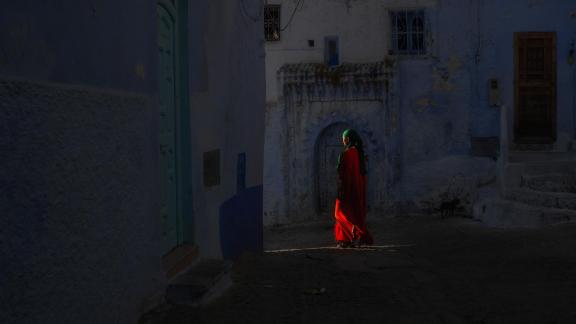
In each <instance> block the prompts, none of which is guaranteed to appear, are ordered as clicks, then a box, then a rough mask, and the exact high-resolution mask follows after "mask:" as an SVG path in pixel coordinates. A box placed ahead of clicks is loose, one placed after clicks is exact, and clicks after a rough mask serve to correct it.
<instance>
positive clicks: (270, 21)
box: [264, 5, 280, 41]
mask: <svg viewBox="0 0 576 324" xmlns="http://www.w3.org/2000/svg"><path fill="white" fill-rule="evenodd" d="M264 37H265V38H266V40H267V41H279V40H280V6H279V5H267V6H265V7H264Z"/></svg>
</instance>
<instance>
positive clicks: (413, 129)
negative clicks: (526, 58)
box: [265, 0, 576, 212]
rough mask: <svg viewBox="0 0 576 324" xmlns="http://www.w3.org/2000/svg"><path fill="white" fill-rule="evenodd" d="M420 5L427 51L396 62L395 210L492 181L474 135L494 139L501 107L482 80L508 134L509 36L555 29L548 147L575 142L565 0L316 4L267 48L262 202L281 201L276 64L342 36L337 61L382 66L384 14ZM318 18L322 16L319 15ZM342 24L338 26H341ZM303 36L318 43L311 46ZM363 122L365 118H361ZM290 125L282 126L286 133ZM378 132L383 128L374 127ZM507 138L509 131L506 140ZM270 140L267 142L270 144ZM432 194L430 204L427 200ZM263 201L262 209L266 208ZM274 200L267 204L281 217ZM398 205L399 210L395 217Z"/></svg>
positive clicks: (313, 55) (316, 56) (574, 30)
mask: <svg viewBox="0 0 576 324" xmlns="http://www.w3.org/2000/svg"><path fill="white" fill-rule="evenodd" d="M297 2H298V1H293V0H291V1H276V2H274V3H280V4H282V6H283V11H282V21H283V23H282V25H284V24H285V23H286V22H287V19H288V18H289V15H290V14H291V13H292V9H293V8H294V6H295V4H296V3H297ZM398 8H424V9H425V13H426V20H427V21H426V26H427V28H428V33H427V37H428V39H427V54H426V55H423V56H419V57H399V58H398V64H397V66H398V73H397V75H396V76H395V77H396V78H397V84H398V87H397V90H396V91H397V93H394V95H397V97H398V98H399V101H400V115H399V116H397V118H396V120H397V122H398V124H399V129H400V130H401V139H400V147H401V149H400V152H401V163H400V164H399V165H395V166H394V169H393V170H394V171H388V172H391V173H392V174H394V176H396V177H399V179H400V184H399V185H398V186H395V187H394V189H393V190H392V194H391V195H392V196H394V197H395V198H394V199H396V202H397V203H398V206H399V207H402V206H404V204H405V203H406V204H408V205H412V206H417V207H418V208H420V207H424V206H425V205H426V204H427V203H428V202H429V201H430V200H431V199H437V197H439V196H440V195H441V194H442V193H447V192H449V191H454V188H455V186H456V185H455V184H454V183H455V182H458V183H459V184H458V186H460V187H462V188H464V187H465V188H464V191H466V192H468V193H469V194H467V195H468V196H470V197H472V198H470V197H468V198H469V199H473V196H474V192H475V189H476V187H477V186H478V185H479V184H483V183H486V182H490V181H493V180H494V177H495V175H496V165H495V161H493V160H492V159H490V158H484V157H474V156H471V155H472V154H471V152H472V151H473V150H472V144H471V140H472V138H479V137H480V138H487V137H498V136H500V127H499V126H500V121H499V119H500V109H501V108H499V107H491V106H490V105H489V103H488V82H489V80H490V79H492V78H496V79H498V80H499V83H500V89H501V104H502V107H503V108H502V109H506V110H507V115H508V130H509V131H510V132H511V130H513V116H514V115H513V110H514V98H513V95H514V88H513V87H514V80H513V78H514V73H513V72H514V62H513V57H514V52H513V51H514V49H513V33H514V32H521V31H555V32H556V33H557V37H558V39H557V41H558V44H557V46H558V47H557V53H558V58H557V61H558V88H557V98H558V102H557V120H558V141H557V143H556V145H555V147H554V149H555V150H559V151H562V150H566V149H567V148H568V146H569V143H570V142H571V141H572V140H573V138H574V132H575V128H574V123H575V116H574V111H575V110H576V107H575V105H576V104H575V103H574V102H575V101H574V96H573V95H572V91H573V89H574V88H575V87H576V85H575V81H574V75H575V74H574V66H569V65H568V64H567V55H568V51H569V48H570V44H571V43H572V42H573V41H574V39H575V38H576V26H575V25H576V15H575V14H573V12H574V5H573V3H571V2H570V1H566V0H556V1H528V0H514V1H506V2H505V3H504V2H502V1H496V0H485V1H474V0H465V1H451V0H437V1H424V0H423V1H418V0H414V1H392V0H388V1H344V0H341V1H337V0H333V1H329V0H325V1H315V2H313V3H312V4H311V3H309V2H305V5H304V6H302V8H301V9H300V10H298V11H296V15H295V18H294V19H293V21H292V23H291V25H290V26H289V27H288V28H287V29H286V30H285V31H284V32H283V33H282V35H281V37H282V39H281V40H280V41H279V42H267V43H266V53H267V57H266V68H267V72H266V73H267V101H268V103H267V112H266V125H267V130H266V132H267V143H266V147H267V151H266V167H265V172H266V178H267V180H266V182H267V183H269V184H268V185H267V186H266V185H265V195H267V194H268V191H271V192H273V193H272V194H271V195H274V196H275V197H276V196H277V197H280V196H281V195H282V194H284V195H285V194H287V193H286V192H285V191H282V190H283V189H281V188H280V187H278V186H275V185H273V184H274V183H277V182H278V181H277V180H271V179H270V180H268V177H270V176H272V177H273V174H274V169H273V168H272V169H270V168H269V167H268V164H269V162H270V164H271V165H274V166H275V165H279V163H281V158H279V157H278V156H274V155H273V154H269V150H272V149H273V147H274V146H275V145H276V144H275V143H277V142H278V139H279V138H281V137H283V136H285V134H284V133H282V132H279V131H278V127H279V126H278V125H279V123H282V122H283V121H282V119H280V116H281V114H280V112H282V111H283V107H277V106H276V105H277V103H276V98H277V96H278V94H279V93H281V91H282V89H281V88H280V89H278V88H277V80H276V72H277V71H278V69H279V67H280V66H281V65H282V64H284V63H302V62H316V63H321V62H323V50H324V49H323V38H324V37H325V36H332V35H335V36H340V42H341V44H340V50H341V61H342V62H351V63H356V62H365V61H366V60H383V59H384V57H385V56H386V54H387V52H388V51H387V49H388V45H389V38H390V35H389V33H390V28H389V25H390V22H389V16H388V13H387V9H398ZM323 12H330V15H324V14H323ZM342 21H346V24H343V23H341V22H342ZM308 39H314V40H315V41H316V47H314V48H309V47H308V45H307V40H308ZM299 118H308V116H299V117H298V118H294V123H295V125H298V124H299V123H301V122H302V123H313V120H310V119H305V120H303V121H302V120H300V119H299ZM358 118H360V119H366V120H368V119H370V118H371V115H370V114H363V115H361V116H359V117H358ZM288 127H290V126H288ZM378 127H379V128H382V127H383V126H382V125H380V126H378ZM508 138H509V140H510V141H512V140H513V137H512V135H511V133H510V134H509V135H508ZM268 143H270V144H268ZM431 197H436V198H431ZM268 203H270V202H267V204H268ZM283 204H285V202H284V201H282V200H275V201H274V205H273V206H272V205H271V206H270V208H271V209H273V210H277V209H279V210H281V209H282V208H284V207H282V206H283ZM403 210H404V209H402V208H399V209H398V210H397V211H398V212H402V211H403Z"/></svg>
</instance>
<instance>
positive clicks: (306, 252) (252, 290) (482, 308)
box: [145, 216, 576, 324]
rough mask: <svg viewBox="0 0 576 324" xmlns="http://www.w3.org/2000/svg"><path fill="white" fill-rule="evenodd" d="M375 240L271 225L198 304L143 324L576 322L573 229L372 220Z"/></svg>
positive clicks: (318, 227)
mask: <svg viewBox="0 0 576 324" xmlns="http://www.w3.org/2000/svg"><path fill="white" fill-rule="evenodd" d="M369 225H371V229H372V230H373V233H374V235H375V239H376V245H375V246H373V247H367V248H361V249H336V248H334V247H333V244H332V242H331V238H332V224H330V223H314V224H308V225H299V226H286V227H284V226H283V227H276V228H272V229H270V230H268V231H267V232H266V233H265V234H266V235H265V239H266V244H267V250H268V251H267V252H266V253H265V254H264V255H263V256H257V255H244V256H242V257H241V259H240V260H239V262H237V263H236V264H235V265H234V267H233V270H232V278H233V281H234V282H235V283H234V285H233V286H232V288H230V289H229V290H228V291H226V292H225V293H224V294H223V295H222V296H221V297H220V298H218V299H216V300H214V301H213V302H212V303H209V304H208V305H204V306H201V307H187V306H178V307H168V308H165V309H164V310H163V311H162V313H158V314H156V315H155V316H154V317H153V318H154V320H152V319H150V321H148V322H145V323H147V324H148V323H150V324H152V323H254V322H260V323H395V324H396V323H398V324H400V323H439V324H440V323H450V324H452V323H470V324H472V323H473V324H481V323H482V324H492V323H495V324H496V323H535V324H536V323H557V324H560V323H574V321H576V311H575V310H574V309H575V307H574V306H576V305H575V304H574V300H576V281H575V280H574V278H576V250H574V249H573V248H572V247H573V246H574V245H575V243H576V242H575V241H576V236H575V235H574V234H575V232H576V226H575V225H562V226H555V227H546V228H541V229H534V230H528V229H524V230H522V229H517V230H508V229H490V228H486V227H483V226H482V225H481V224H479V223H477V222H475V221H472V220H470V219H464V218H449V219H444V220H440V219H436V218H430V217H421V216H414V217H407V218H402V219H399V218H395V219H389V220H384V221H378V222H374V223H371V224H369Z"/></svg>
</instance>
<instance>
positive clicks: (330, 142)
mask: <svg viewBox="0 0 576 324" xmlns="http://www.w3.org/2000/svg"><path fill="white" fill-rule="evenodd" d="M347 128H350V125H348V124H346V123H335V124H332V125H330V126H328V127H326V128H325V129H324V130H323V131H322V133H321V134H320V136H318V140H317V141H316V172H315V173H316V193H317V199H318V213H319V214H320V215H321V216H322V217H323V218H325V217H329V216H330V215H332V214H333V213H334V202H335V200H336V196H337V194H338V188H337V179H338V172H337V170H336V166H337V164H338V158H339V156H340V153H341V152H342V149H343V146H342V133H343V132H344V130H346V129H347Z"/></svg>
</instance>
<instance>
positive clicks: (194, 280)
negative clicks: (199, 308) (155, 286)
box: [166, 259, 232, 305]
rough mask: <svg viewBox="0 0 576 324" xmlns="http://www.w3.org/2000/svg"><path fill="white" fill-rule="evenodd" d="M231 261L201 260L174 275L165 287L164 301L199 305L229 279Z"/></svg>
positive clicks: (174, 303)
mask: <svg viewBox="0 0 576 324" xmlns="http://www.w3.org/2000/svg"><path fill="white" fill-rule="evenodd" d="M231 267H232V263H231V262H229V261H224V260H212V259H209V260H203V261H200V262H199V263H198V265H196V266H195V267H194V268H192V269H190V270H189V271H188V272H186V273H183V274H181V275H179V276H178V277H176V278H175V279H174V280H172V282H170V283H169V284H168V286H167V287H166V302H167V303H169V304H173V305H200V304H203V303H204V302H206V301H207V298H210V297H211V295H213V293H214V292H215V291H214V290H221V289H222V288H223V287H222V285H221V283H222V282H224V285H227V284H228V283H229V281H230V279H229V272H230V269H231Z"/></svg>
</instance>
